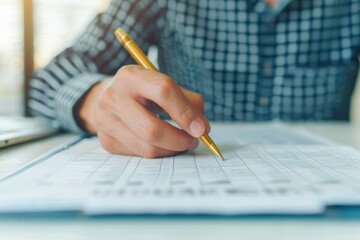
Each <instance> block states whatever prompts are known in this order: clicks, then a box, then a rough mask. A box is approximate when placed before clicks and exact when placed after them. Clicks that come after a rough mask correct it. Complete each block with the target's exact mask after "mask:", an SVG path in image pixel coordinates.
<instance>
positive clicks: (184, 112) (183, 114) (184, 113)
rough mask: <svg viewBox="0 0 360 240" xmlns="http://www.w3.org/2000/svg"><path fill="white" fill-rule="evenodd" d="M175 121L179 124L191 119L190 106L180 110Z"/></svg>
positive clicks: (187, 105) (186, 105)
mask: <svg viewBox="0 0 360 240" xmlns="http://www.w3.org/2000/svg"><path fill="white" fill-rule="evenodd" d="M177 119H178V121H180V122H188V121H191V119H193V111H192V108H191V105H190V104H185V105H184V106H183V107H182V109H180V111H179V113H178V116H177Z"/></svg>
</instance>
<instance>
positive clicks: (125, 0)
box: [28, 0, 160, 133]
mask: <svg viewBox="0 0 360 240" xmlns="http://www.w3.org/2000/svg"><path fill="white" fill-rule="evenodd" d="M159 16H160V9H159V7H158V6H156V5H155V1H150V0H145V1H144V0H113V1H112V2H111V3H110V5H109V7H108V8H107V10H106V11H104V12H103V13H101V14H99V15H98V16H97V17H96V18H95V19H94V20H93V21H92V22H91V23H90V25H89V26H88V27H87V29H86V30H85V32H84V33H82V34H81V35H80V37H79V38H78V39H77V40H76V41H75V43H74V45H73V46H71V47H69V48H67V49H65V50H64V51H63V52H61V53H60V54H59V55H58V56H56V57H55V58H54V59H53V60H52V61H51V62H50V63H49V64H48V65H47V66H46V67H45V68H43V69H39V70H38V71H37V72H36V73H35V74H34V76H33V78H32V79H31V80H30V88H29V101H28V106H29V109H30V112H31V114H32V115H35V116H42V117H46V118H48V119H50V120H51V121H53V122H55V123H56V124H58V125H59V126H60V127H61V128H62V129H64V130H67V131H72V132H77V133H85V132H84V131H83V130H82V129H81V128H80V126H79V124H78V122H77V119H76V116H75V110H76V106H77V104H78V103H79V101H80V99H81V98H82V97H83V96H84V95H85V94H86V93H87V92H88V91H89V90H90V89H91V87H92V86H93V85H95V84H97V83H98V82H99V81H101V80H102V79H104V78H105V77H107V76H112V75H114V74H115V73H116V71H117V70H118V69H119V68H120V67H121V66H123V65H126V64H131V63H134V61H133V60H132V59H131V57H130V56H129V54H127V52H126V51H125V50H124V48H123V47H122V46H121V44H120V43H119V42H118V41H117V39H116V37H115V36H114V31H115V30H116V29H117V28H119V27H121V28H124V29H125V30H126V31H127V32H128V33H129V35H130V36H132V38H133V39H134V40H135V41H136V42H137V43H138V44H139V46H140V47H141V48H142V49H143V50H144V51H145V52H147V51H148V48H149V46H150V45H152V44H156V42H157V39H156V36H157V35H158V34H154V33H155V32H156V31H157V29H156V28H157V22H158V18H159Z"/></svg>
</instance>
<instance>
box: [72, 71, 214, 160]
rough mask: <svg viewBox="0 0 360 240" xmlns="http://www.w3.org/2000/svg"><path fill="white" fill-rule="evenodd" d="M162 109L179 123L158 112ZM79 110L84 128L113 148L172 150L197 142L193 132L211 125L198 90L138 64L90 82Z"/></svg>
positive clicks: (155, 153)
mask: <svg viewBox="0 0 360 240" xmlns="http://www.w3.org/2000/svg"><path fill="white" fill-rule="evenodd" d="M163 110H164V111H166V112H167V113H168V114H169V115H170V117H171V118H172V119H173V120H174V121H175V122H176V123H177V124H178V125H179V126H180V128H177V127H175V126H173V125H171V124H169V123H167V122H165V121H163V120H161V119H159V118H158V117H157V116H156V114H158V113H160V112H161V111H163ZM78 111H79V118H80V122H81V123H82V125H83V127H84V128H85V130H87V131H89V132H93V133H97V135H98V138H99V140H100V142H101V144H102V146H103V147H104V148H105V149H106V150H107V151H109V152H111V153H114V154H127V155H138V156H142V157H146V158H155V157H163V156H170V155H174V154H178V153H180V152H183V151H186V150H188V149H194V148H196V147H197V146H198V144H199V141H198V139H197V138H198V137H200V136H201V135H203V134H204V132H209V131H210V126H209V123H208V121H207V119H206V117H205V115H204V100H203V97H202V96H201V95H199V94H197V93H194V92H191V91H189V90H186V89H184V88H182V87H180V86H178V85H177V84H176V83H175V81H174V80H172V79H171V78H170V77H168V76H166V75H164V74H162V73H159V72H154V71H150V70H146V69H144V68H142V67H140V66H132V65H129V66H125V67H122V68H121V69H120V70H119V71H118V72H117V74H116V76H115V77H114V78H113V79H112V80H110V79H108V80H105V81H103V82H101V83H100V84H98V85H96V86H94V87H93V88H92V89H91V91H90V92H89V93H88V94H87V95H86V96H85V98H84V99H83V101H82V102H81V103H80V105H79V110H78Z"/></svg>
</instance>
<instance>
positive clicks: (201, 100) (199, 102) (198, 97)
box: [195, 94, 205, 108]
mask: <svg viewBox="0 0 360 240" xmlns="http://www.w3.org/2000/svg"><path fill="white" fill-rule="evenodd" d="M195 104H196V106H198V107H200V108H203V107H204V106H205V99H204V97H203V96H202V95H200V94H198V95H196V103H195Z"/></svg>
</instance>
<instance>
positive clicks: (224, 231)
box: [0, 122, 360, 240]
mask: <svg viewBox="0 0 360 240" xmlns="http://www.w3.org/2000/svg"><path fill="white" fill-rule="evenodd" d="M230 124H231V123H230ZM266 124H268V123H239V124H237V126H240V127H241V128H247V127H256V126H264V125H266ZM286 125H288V126H290V127H292V128H295V129H305V130H307V131H309V132H311V133H315V134H317V135H320V136H323V137H325V138H327V139H330V140H332V141H335V142H337V143H341V144H346V145H351V146H354V147H356V148H359V149H360V126H356V125H351V124H349V123H336V122H325V123H324V122H322V123H291V124H290V123H289V124H286ZM76 137H77V136H76V135H72V134H62V135H59V136H55V137H51V138H47V139H42V140H38V141H34V142H31V143H27V144H22V145H18V146H14V147H10V148H7V149H3V150H0V177H1V176H3V175H5V174H7V173H9V172H11V171H13V170H15V169H16V168H17V167H19V166H21V165H23V164H26V163H27V162H29V161H31V160H32V159H34V158H37V157H39V156H41V155H43V154H45V153H47V152H50V151H52V150H54V149H56V148H57V147H59V146H62V145H64V144H66V143H68V142H70V141H73V140H74V139H75V138H76ZM0 238H1V239H6V240H17V239H36V240H41V239H54V240H56V239H66V240H68V239H80V240H82V239H84V240H85V239H86V240H92V239H157V240H161V239H207V240H213V239H214V240H215V239H216V240H219V239H278V240H282V239H307V240H309V239H317V240H319V239H327V240H329V239H336V240H338V239H360V221H359V220H351V219H326V218H325V219H316V218H267V217H258V218H216V217H212V218H205V217H202V218H200V217H197V218H191V217H181V218H176V217H168V218H166V217H146V218H145V217H143V218H141V217H137V218H129V217H128V218H126V217H111V218H109V217H101V218H86V217H81V216H80V217H76V216H49V217H31V216H30V217H1V218H0Z"/></svg>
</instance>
